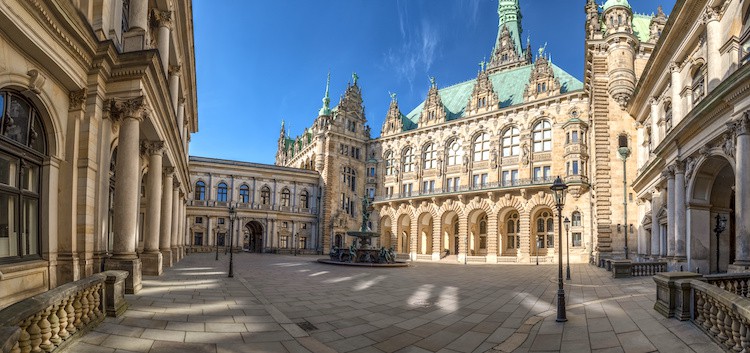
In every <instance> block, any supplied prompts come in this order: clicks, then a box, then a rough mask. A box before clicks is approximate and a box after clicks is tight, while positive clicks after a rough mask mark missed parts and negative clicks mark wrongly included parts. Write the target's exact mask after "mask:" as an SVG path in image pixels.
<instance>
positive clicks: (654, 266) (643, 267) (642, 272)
mask: <svg viewBox="0 0 750 353" xmlns="http://www.w3.org/2000/svg"><path fill="white" fill-rule="evenodd" d="M660 272H667V263H666V262H659V261H654V262H633V263H632V265H631V267H630V275H631V276H633V277H635V276H653V275H655V274H657V273H660Z"/></svg>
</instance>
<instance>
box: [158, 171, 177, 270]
mask: <svg viewBox="0 0 750 353" xmlns="http://www.w3.org/2000/svg"><path fill="white" fill-rule="evenodd" d="M173 182H174V168H172V167H166V168H164V180H163V181H162V184H161V185H162V198H161V227H160V232H161V236H160V237H159V250H160V251H161V255H162V259H163V262H164V266H167V267H172V247H171V246H172V245H171V244H172V184H173Z"/></svg>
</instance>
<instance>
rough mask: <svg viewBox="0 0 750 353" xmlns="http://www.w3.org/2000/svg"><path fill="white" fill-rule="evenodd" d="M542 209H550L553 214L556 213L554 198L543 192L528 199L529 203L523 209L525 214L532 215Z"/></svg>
mask: <svg viewBox="0 0 750 353" xmlns="http://www.w3.org/2000/svg"><path fill="white" fill-rule="evenodd" d="M542 207H547V208H551V209H552V210H553V211H554V212H557V211H556V210H557V208H556V207H557V204H556V203H555V198H554V197H553V196H552V194H550V193H548V192H544V191H539V193H537V194H536V195H534V196H532V197H531V198H530V199H529V202H528V203H527V204H526V207H525V209H526V213H527V214H533V213H534V212H535V211H537V210H538V209H539V208H542Z"/></svg>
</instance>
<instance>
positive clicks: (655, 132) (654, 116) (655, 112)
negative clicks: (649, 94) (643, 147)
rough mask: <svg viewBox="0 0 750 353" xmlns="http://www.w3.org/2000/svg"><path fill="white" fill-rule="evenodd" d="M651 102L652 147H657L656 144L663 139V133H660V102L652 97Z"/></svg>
mask: <svg viewBox="0 0 750 353" xmlns="http://www.w3.org/2000/svg"><path fill="white" fill-rule="evenodd" d="M649 103H650V104H651V137H650V138H651V146H652V148H656V145H658V144H659V141H661V135H660V134H659V116H660V114H659V104H658V103H657V101H656V99H654V98H651V100H650V101H649Z"/></svg>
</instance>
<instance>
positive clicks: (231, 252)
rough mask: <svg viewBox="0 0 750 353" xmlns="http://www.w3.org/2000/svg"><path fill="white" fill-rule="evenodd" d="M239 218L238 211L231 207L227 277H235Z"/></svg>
mask: <svg viewBox="0 0 750 353" xmlns="http://www.w3.org/2000/svg"><path fill="white" fill-rule="evenodd" d="M235 218H237V211H236V210H235V209H234V206H229V222H230V223H229V274H228V275H227V277H234V248H233V246H232V245H234V220H235Z"/></svg>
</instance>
